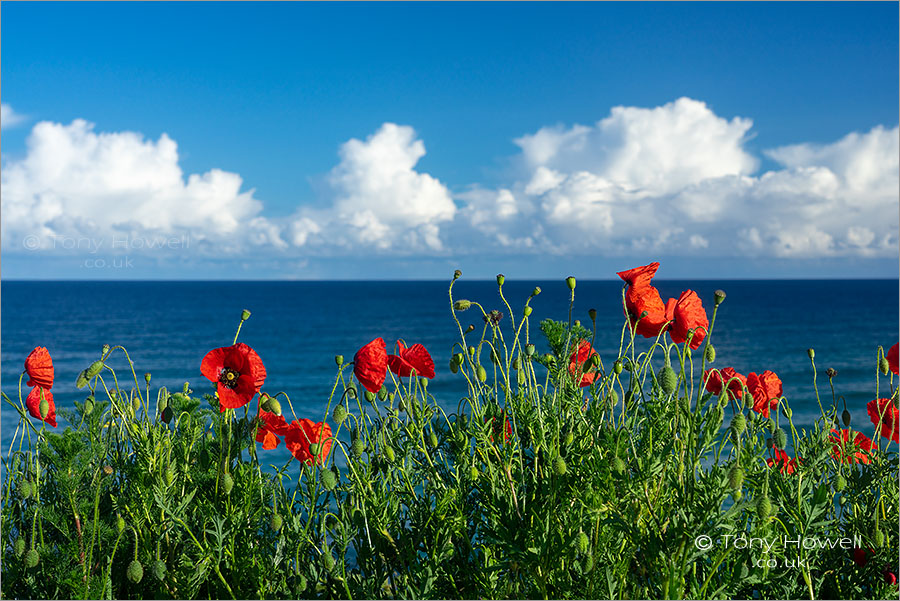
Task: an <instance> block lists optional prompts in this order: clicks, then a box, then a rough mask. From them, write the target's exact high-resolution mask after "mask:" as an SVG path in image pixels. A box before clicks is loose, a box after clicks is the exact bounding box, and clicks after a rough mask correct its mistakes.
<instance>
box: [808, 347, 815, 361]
mask: <svg viewBox="0 0 900 601" xmlns="http://www.w3.org/2000/svg"><path fill="white" fill-rule="evenodd" d="M806 354H807V356H808V357H809V358H810V359H815V358H816V349H814V348H808V349H806Z"/></svg>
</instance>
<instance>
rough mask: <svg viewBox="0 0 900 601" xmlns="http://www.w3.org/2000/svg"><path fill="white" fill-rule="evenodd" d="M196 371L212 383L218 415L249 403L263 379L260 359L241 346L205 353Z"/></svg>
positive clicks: (244, 346)
mask: <svg viewBox="0 0 900 601" xmlns="http://www.w3.org/2000/svg"><path fill="white" fill-rule="evenodd" d="M200 371H201V373H203V375H204V376H206V377H207V378H208V379H209V380H210V381H211V382H215V383H216V392H218V394H219V407H220V409H221V411H225V410H226V409H238V408H240V407H243V406H244V405H246V404H247V403H249V402H250V400H251V399H252V398H253V397H254V395H256V393H257V392H259V389H260V388H261V387H262V385H263V382H264V381H265V379H266V368H265V366H264V365H263V362H262V359H260V358H259V355H257V354H256V351H254V350H253V349H252V348H250V347H249V346H247V345H246V344H244V343H243V342H239V343H237V344H235V345H233V346H226V347H222V348H217V349H213V350H211V351H209V352H208V353H207V354H206V356H205V357H203V362H202V363H201V364H200Z"/></svg>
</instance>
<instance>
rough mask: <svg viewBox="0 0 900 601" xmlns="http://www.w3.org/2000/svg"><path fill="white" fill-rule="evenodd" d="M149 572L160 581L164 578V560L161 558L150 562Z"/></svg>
mask: <svg viewBox="0 0 900 601" xmlns="http://www.w3.org/2000/svg"><path fill="white" fill-rule="evenodd" d="M150 573H151V574H153V577H154V578H156V579H157V580H159V581H160V582H162V581H163V580H165V579H166V562H164V561H163V560H162V559H157V560H156V561H154V562H153V563H151V564H150Z"/></svg>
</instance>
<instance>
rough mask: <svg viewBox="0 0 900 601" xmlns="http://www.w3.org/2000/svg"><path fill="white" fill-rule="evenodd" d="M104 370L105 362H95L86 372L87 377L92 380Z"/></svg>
mask: <svg viewBox="0 0 900 601" xmlns="http://www.w3.org/2000/svg"><path fill="white" fill-rule="evenodd" d="M102 370H103V361H94V362H93V363H91V365H90V367H88V368H87V369H86V370H84V375H85V377H86V378H87V379H88V380H90V379H91V378H93V377H94V376H96V375H97V374H99V373H100V372H101V371H102Z"/></svg>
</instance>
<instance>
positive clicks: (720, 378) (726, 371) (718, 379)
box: [704, 367, 747, 399]
mask: <svg viewBox="0 0 900 601" xmlns="http://www.w3.org/2000/svg"><path fill="white" fill-rule="evenodd" d="M704 375H705V377H706V389H707V390H708V391H709V392H711V393H713V394H714V395H716V396H719V395H721V394H722V387H723V386H727V387H728V397H729V398H732V399H739V398H741V397H742V396H744V386H745V385H746V384H747V377H746V376H744V375H741V374H739V373H738V372H736V371H734V368H733V367H723V368H722V369H707V370H706V373H705V374H704Z"/></svg>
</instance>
